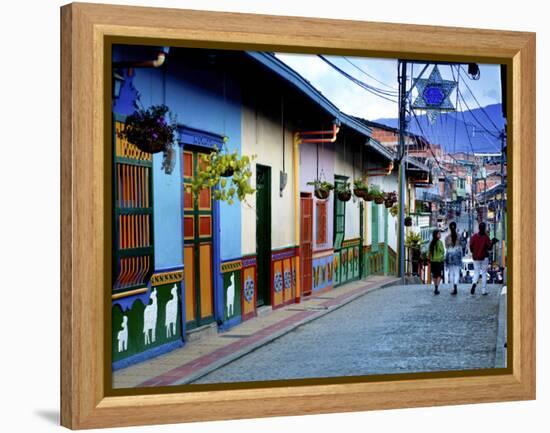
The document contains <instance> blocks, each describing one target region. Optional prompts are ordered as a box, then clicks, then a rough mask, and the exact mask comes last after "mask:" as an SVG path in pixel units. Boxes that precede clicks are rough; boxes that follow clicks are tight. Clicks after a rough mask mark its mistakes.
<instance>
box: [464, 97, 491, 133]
mask: <svg viewBox="0 0 550 433" xmlns="http://www.w3.org/2000/svg"><path fill="white" fill-rule="evenodd" d="M458 95H459V97H460V99H462V102H463V104H464V105H465V106H466V109H467V110H468V112H469V113H470V116H472V117H473V118H474V120H475V121H476V122H477V124H478V125H479V126H480V127H481V129H483V130H484V131H485V132H486V133H487V134H489V135H490V136H492V137H494V138H499V135H495V133H494V132H491V131H489V130H488V129H487V128H486V127H485V126H484V125H483V123H481V122H480V121H479V119H478V118H477V116H476V115H475V114H474V113H473V112H472V109H471V108H470V107H469V105H468V103H467V102H466V99H465V98H464V95H463V94H462V92H460V91H459V92H458Z"/></svg>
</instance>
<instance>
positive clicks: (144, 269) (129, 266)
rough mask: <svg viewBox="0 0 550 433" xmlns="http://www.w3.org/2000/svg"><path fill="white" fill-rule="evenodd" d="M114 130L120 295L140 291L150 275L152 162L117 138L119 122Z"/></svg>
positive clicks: (121, 124)
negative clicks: (138, 288)
mask: <svg viewBox="0 0 550 433" xmlns="http://www.w3.org/2000/svg"><path fill="white" fill-rule="evenodd" d="M114 126H115V128H114V129H115V133H114V144H115V145H114V180H115V181H114V188H113V193H114V194H113V199H114V200H113V201H114V236H113V247H114V251H113V253H114V254H113V258H114V272H113V273H114V276H113V293H120V292H125V291H128V290H131V289H134V288H137V287H143V286H144V285H145V284H147V280H148V278H149V277H150V276H151V273H152V271H153V265H154V263H153V197H152V194H151V186H152V173H151V170H152V167H153V158H152V155H151V154H148V153H145V152H142V151H141V150H139V149H138V148H137V147H136V146H135V145H134V144H132V143H130V142H128V141H127V140H125V139H122V138H120V137H119V136H118V132H119V131H121V130H122V128H123V127H124V122H123V120H122V119H120V118H116V117H115V122H114Z"/></svg>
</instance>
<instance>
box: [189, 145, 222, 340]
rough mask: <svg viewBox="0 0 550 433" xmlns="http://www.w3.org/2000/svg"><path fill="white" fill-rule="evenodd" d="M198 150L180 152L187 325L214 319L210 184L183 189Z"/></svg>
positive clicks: (197, 161) (195, 164)
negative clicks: (197, 189)
mask: <svg viewBox="0 0 550 433" xmlns="http://www.w3.org/2000/svg"><path fill="white" fill-rule="evenodd" d="M201 155H203V153H202V152H199V151H196V150H186V151H184V152H183V163H182V166H183V179H184V192H183V245H184V246H183V255H184V258H183V260H184V264H185V272H184V278H185V308H186V321H187V329H192V328H195V327H198V326H202V325H206V324H208V323H211V322H212V321H213V320H214V283H213V272H212V271H213V266H212V232H213V218H212V193H211V189H210V188H206V189H203V190H202V191H201V192H200V193H199V194H196V195H194V194H193V193H191V192H188V191H186V188H185V187H186V186H189V185H190V183H191V181H192V178H193V176H194V175H195V174H196V172H197V168H198V167H199V164H201V159H200V156H201Z"/></svg>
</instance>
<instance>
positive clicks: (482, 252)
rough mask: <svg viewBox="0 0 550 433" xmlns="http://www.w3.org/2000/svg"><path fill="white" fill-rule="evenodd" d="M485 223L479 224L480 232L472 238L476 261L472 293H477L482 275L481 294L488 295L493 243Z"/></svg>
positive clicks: (471, 248)
mask: <svg viewBox="0 0 550 433" xmlns="http://www.w3.org/2000/svg"><path fill="white" fill-rule="evenodd" d="M486 230H487V227H486V225H485V223H480V224H479V231H478V232H477V233H476V234H475V235H473V236H472V237H471V238H470V251H471V252H472V259H473V260H474V278H473V280H472V282H473V284H472V289H471V290H470V293H471V294H472V295H473V294H475V292H476V285H477V281H478V280H479V276H480V273H481V284H482V288H481V294H482V295H487V266H488V264H489V259H488V257H489V251H490V250H491V248H493V242H492V241H491V239H490V238H489V236H488V235H487V233H486Z"/></svg>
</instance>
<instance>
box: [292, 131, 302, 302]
mask: <svg viewBox="0 0 550 433" xmlns="http://www.w3.org/2000/svg"><path fill="white" fill-rule="evenodd" d="M292 142H293V143H292V144H293V146H292V160H293V161H292V162H293V164H294V241H295V242H296V250H297V252H298V254H296V266H295V269H296V295H295V301H296V303H299V302H300V299H301V296H302V291H301V289H302V281H301V272H300V255H301V251H300V172H299V171H300V134H299V133H298V132H296V133H295V134H294V136H293V140H292Z"/></svg>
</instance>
